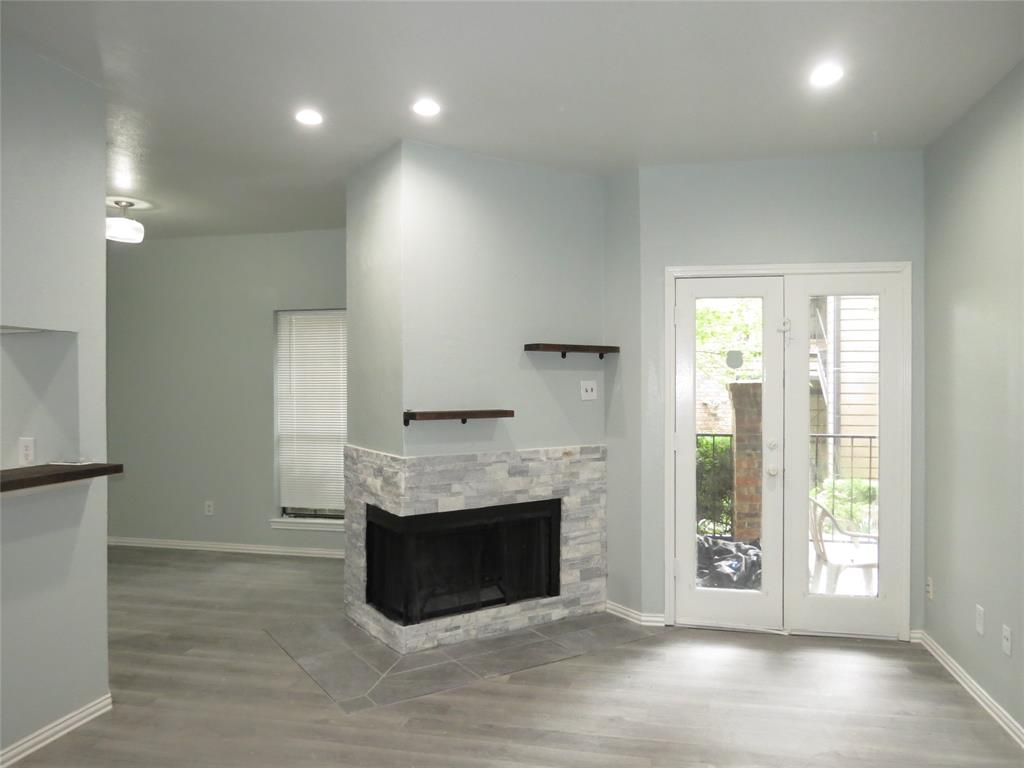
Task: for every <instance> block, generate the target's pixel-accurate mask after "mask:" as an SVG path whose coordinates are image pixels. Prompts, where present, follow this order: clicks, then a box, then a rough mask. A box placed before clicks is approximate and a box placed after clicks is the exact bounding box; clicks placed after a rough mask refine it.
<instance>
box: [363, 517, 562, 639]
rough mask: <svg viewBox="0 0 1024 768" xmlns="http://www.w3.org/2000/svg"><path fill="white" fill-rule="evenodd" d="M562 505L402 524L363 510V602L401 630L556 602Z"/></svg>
mask: <svg viewBox="0 0 1024 768" xmlns="http://www.w3.org/2000/svg"><path fill="white" fill-rule="evenodd" d="M561 518H562V502H561V499H546V500H543V501H529V502H524V503H520V504H505V505H501V506H493V507H484V508H482V509H466V510H460V511H457V512H437V513H434V514H428V515H415V516H411V517H399V516H397V515H393V514H391V513H389V512H386V511H385V510H383V509H381V508H379V507H376V506H373V505H372V504H368V505H367V507H366V602H367V603H369V604H370V605H372V606H373V607H374V608H376V609H377V610H378V611H379V612H380V613H382V614H383V615H384V616H386V617H387V618H389V619H391V620H392V621H395V622H397V623H399V624H401V625H403V626H407V625H410V624H418V623H419V622H421V621H425V620H427V619H433V618H437V617H440V616H448V615H452V614H460V613H468V612H470V611H475V610H479V609H481V608H488V607H491V606H498V605H510V604H512V603H515V602H519V601H521V600H527V599H530V598H541V597H555V596H557V595H558V594H559V570H560V568H559V561H560V552H561V549H560V546H561Z"/></svg>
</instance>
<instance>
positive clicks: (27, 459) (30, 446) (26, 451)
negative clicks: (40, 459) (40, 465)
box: [18, 437, 36, 467]
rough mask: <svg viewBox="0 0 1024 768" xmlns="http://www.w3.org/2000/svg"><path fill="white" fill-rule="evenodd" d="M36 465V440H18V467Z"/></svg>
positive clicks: (24, 438)
mask: <svg viewBox="0 0 1024 768" xmlns="http://www.w3.org/2000/svg"><path fill="white" fill-rule="evenodd" d="M35 463H36V439H35V438H34V437H19V438H18V466H19V467H28V466H31V465H32V464H35Z"/></svg>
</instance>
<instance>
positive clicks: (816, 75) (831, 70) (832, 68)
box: [808, 61, 846, 90]
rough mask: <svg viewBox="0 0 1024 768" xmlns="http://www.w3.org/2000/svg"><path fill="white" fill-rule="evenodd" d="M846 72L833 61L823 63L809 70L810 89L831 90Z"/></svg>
mask: <svg viewBox="0 0 1024 768" xmlns="http://www.w3.org/2000/svg"><path fill="white" fill-rule="evenodd" d="M845 74H846V70H844V69H843V67H842V65H840V64H839V63H838V62H835V61H823V62H821V63H820V64H818V65H817V66H815V67H814V69H812V70H811V76H810V78H808V79H809V81H810V83H811V87H812V88H817V89H819V90H821V89H824V88H831V87H832V86H833V85H835V84H836V83H838V82H839V81H840V80H842V79H843V76H844V75H845Z"/></svg>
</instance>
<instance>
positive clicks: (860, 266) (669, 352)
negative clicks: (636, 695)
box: [662, 261, 913, 639]
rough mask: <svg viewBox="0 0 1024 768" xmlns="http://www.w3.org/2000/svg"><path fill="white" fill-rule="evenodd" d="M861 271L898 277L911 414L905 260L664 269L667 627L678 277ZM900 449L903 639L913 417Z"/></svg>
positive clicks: (672, 598) (672, 612)
mask: <svg viewBox="0 0 1024 768" xmlns="http://www.w3.org/2000/svg"><path fill="white" fill-rule="evenodd" d="M865 272H876V273H898V274H899V275H900V276H901V277H902V280H901V283H902V285H901V288H902V294H903V310H904V317H905V318H906V322H905V323H904V327H903V329H902V331H903V334H904V339H903V341H904V344H905V346H904V349H905V350H907V354H906V355H905V356H904V359H903V361H902V366H901V370H900V381H901V384H902V386H901V387H900V390H901V391H900V392H899V397H900V398H901V400H902V402H903V404H904V405H905V408H906V413H912V411H911V403H912V398H911V393H912V387H913V383H912V379H911V373H912V367H913V366H912V357H913V346H912V337H913V314H912V307H911V304H912V288H911V286H912V281H911V264H910V262H909V261H865V262H837V263H829V264H823V263H805V264H736V265H731V266H693V267H666V268H665V285H664V289H665V324H664V326H663V327H664V331H665V339H664V341H665V350H664V357H663V358H662V362H663V365H664V379H663V382H662V385H663V389H662V391H663V393H664V397H665V413H664V422H663V423H664V425H665V434H664V448H665V467H664V472H665V475H664V478H665V482H664V516H665V624H667V625H673V624H675V623H676V579H675V576H676V574H675V569H676V562H675V536H676V521H675V501H676V499H675V450H674V449H675V397H674V396H673V393H674V392H675V304H676V291H675V287H676V283H675V281H676V280H677V279H678V278H686V277H739V276H749V277H772V276H782V277H785V276H786V275H787V274H790V275H807V274H843V273H847V274H861V273H865ZM902 427H903V428H902V434H901V443H902V445H901V449H902V451H903V456H904V457H905V465H904V466H906V467H907V471H906V472H904V477H902V478H901V485H902V488H901V489H900V490H901V492H902V493H903V498H904V499H906V501H907V506H908V511H907V514H906V515H904V516H903V521H902V526H901V528H902V530H901V536H902V541H901V542H900V543H901V550H902V551H903V552H904V553H905V558H904V560H905V569H904V574H903V576H904V584H903V590H902V595H901V598H902V601H901V602H902V608H903V616H902V618H901V628H902V629H901V632H900V638H901V639H909V637H910V584H911V562H910V533H911V525H912V522H911V519H910V517H911V514H910V509H911V506H910V504H911V488H912V483H911V475H912V474H913V472H912V471H911V439H912V434H913V418H912V417H911V418H908V419H906V420H905V421H904V424H903V425H902Z"/></svg>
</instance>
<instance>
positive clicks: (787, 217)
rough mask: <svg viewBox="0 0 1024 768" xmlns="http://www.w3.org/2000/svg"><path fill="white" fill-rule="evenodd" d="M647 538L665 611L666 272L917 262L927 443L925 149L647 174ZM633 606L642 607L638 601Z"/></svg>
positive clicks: (918, 388) (916, 482)
mask: <svg viewBox="0 0 1024 768" xmlns="http://www.w3.org/2000/svg"><path fill="white" fill-rule="evenodd" d="M640 230H641V248H642V286H641V303H642V310H641V312H642V319H641V332H642V337H643V359H642V361H641V368H642V376H643V380H642V385H641V390H642V392H643V393H644V399H643V407H642V410H641V413H640V414H639V418H641V423H642V436H641V446H642V467H641V472H642V477H641V481H642V503H643V513H642V530H641V536H642V542H641V552H640V561H639V562H638V563H636V564H635V568H634V569H632V570H633V573H635V576H634V578H639V579H640V582H641V589H642V602H641V606H640V608H641V609H642V610H643V611H645V612H657V613H660V612H661V611H662V610H663V609H664V579H665V571H664V560H665V558H664V546H665V545H664V536H665V531H664V515H665V507H664V490H663V489H664V466H665V457H664V429H665V426H664V425H665V392H664V376H665V374H664V370H665V361H664V354H665V353H664V337H665V328H664V323H665V308H664V302H665V299H664V296H665V268H666V267H668V266H686V265H694V266H696V265H730V264H758V263H791V262H839V261H910V262H912V263H913V282H914V286H913V302H914V313H913V325H914V327H913V344H914V361H913V376H914V392H913V446H914V455H915V456H920V455H922V452H923V447H924V432H923V428H924V420H923V418H922V415H923V408H924V398H923V395H924V389H923V387H924V377H923V375H922V374H923V371H924V367H923V366H924V323H923V301H922V297H923V286H924V282H923V280H924V268H923V267H924V262H923V258H924V251H923V248H924V246H923V232H924V223H923V171H922V156H921V153H919V152H896V153H894V152H884V153H883V152H877V153H855V154H845V155H831V156H823V157H802V158H781V159H772V160H760V161H754V162H741V163H739V162H738V163H718V164H710V165H686V166H659V167H645V168H641V169H640ZM923 482H924V476H923V466H922V462H920V461H918V462H915V467H914V477H913V499H912V526H913V541H914V544H913V552H912V570H913V578H912V584H911V595H912V612H911V622H912V626H921V622H922V617H923V609H922V599H921V594H922V590H923V581H922V578H923V546H922V542H923V533H924V528H923V525H924V494H923ZM632 607H636V606H632Z"/></svg>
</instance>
